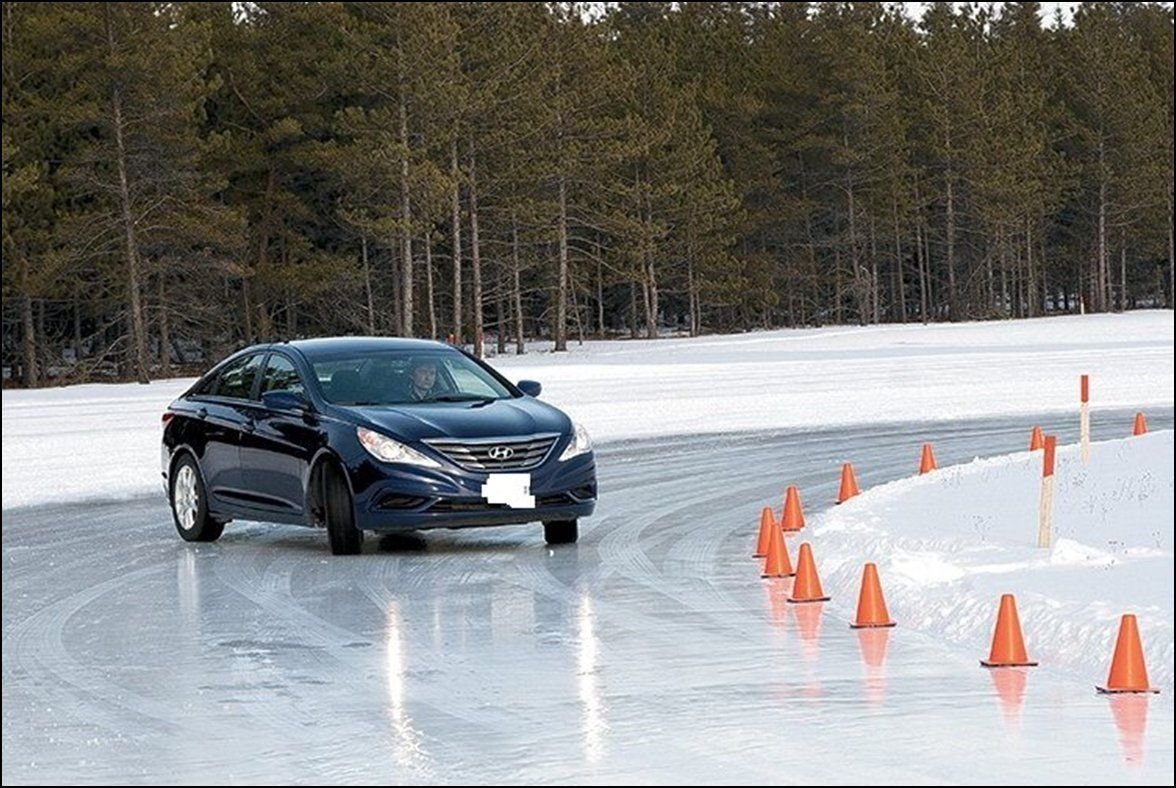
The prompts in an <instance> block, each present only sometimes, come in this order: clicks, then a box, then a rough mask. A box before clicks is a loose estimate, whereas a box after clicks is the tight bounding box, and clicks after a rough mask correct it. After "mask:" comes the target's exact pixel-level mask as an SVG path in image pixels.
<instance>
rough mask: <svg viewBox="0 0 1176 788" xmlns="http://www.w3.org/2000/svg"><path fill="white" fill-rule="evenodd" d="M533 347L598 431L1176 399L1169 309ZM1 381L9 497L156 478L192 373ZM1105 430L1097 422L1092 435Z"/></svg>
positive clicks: (516, 369)
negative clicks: (10, 387)
mask: <svg viewBox="0 0 1176 788" xmlns="http://www.w3.org/2000/svg"><path fill="white" fill-rule="evenodd" d="M542 349H543V346H541V345H540V346H536V347H535V348H534V349H533V350H532V352H529V353H528V354H527V355H525V356H522V357H518V358H516V357H512V356H503V357H498V358H495V359H492V360H491V363H493V364H494V365H495V366H497V367H498V368H500V369H501V370H502V371H503V372H504V374H506V375H507V376H509V377H511V378H512V379H515V380H519V379H524V378H533V379H537V380H539V381H540V382H542V383H543V387H544V390H543V398H544V399H545V400H547V401H549V402H551V403H552V404H554V405H557V406H559V407H561V408H564V409H565V410H567V411H568V412H569V413H570V414H571V415H572V416H573V417H575V418H577V419H578V420H580V421H582V422H583V423H584V424H585V426H587V427H588V430H589V431H590V432H591V434H592V435H593V437H594V438H595V439H596V440H597V441H601V442H612V441H621V440H624V439H625V438H630V437H655V436H663V435H689V434H695V433H717V432H732V431H757V430H770V429H787V428H800V427H829V426H837V425H852V424H869V423H884V422H907V421H935V420H949V419H961V418H979V417H984V416H998V415H1015V414H1020V413H1038V412H1062V411H1070V410H1073V409H1074V408H1075V407H1076V404H1077V400H1078V377H1079V375H1080V374H1083V373H1088V374H1090V376H1091V387H1092V393H1091V400H1092V407H1093V408H1094V409H1096V410H1097V409H1099V408H1114V407H1131V408H1135V407H1140V408H1144V409H1146V408H1148V407H1149V406H1168V407H1170V406H1171V405H1172V403H1173V394H1172V391H1173V323H1172V312H1171V311H1166V310H1165V311H1154V312H1135V313H1130V314H1124V315H1089V316H1085V317H1055V318H1043V319H1039V320H1025V321H1009V322H1002V323H995V322H988V323H963V324H955V325H932V326H921V325H909V326H875V327H863V328H856V327H834V328H822V329H802V330H793V331H787V330H785V331H769V332H758V333H751V334H743V335H735V336H718V337H702V338H697V339H665V340H656V341H631V340H627V341H609V342H589V343H586V344H585V345H584V346H579V345H576V344H575V343H572V345H571V351H570V352H569V353H567V354H552V353H545V352H542ZM191 382H192V381H191V379H181V380H169V381H163V382H156V383H152V384H151V385H148V386H139V385H135V384H120V385H100V384H99V385H87V386H73V387H69V388H61V389H48V390H40V391H5V392H4V394H3V425H2V427H3V429H2V433H3V445H2V456H3V477H4V485H3V508H4V509H9V508H12V507H17V506H29V505H35V504H38V503H50V502H52V503H63V502H70V501H79V500H91V499H112V498H126V497H133V496H137V495H142V494H146V493H149V492H151V491H153V490H157V489H158V486H159V482H158V479H159V468H158V457H159V443H158V442H159V416H160V413H161V412H162V411H163V409H164V408H165V407H166V406H167V404H168V403H169V402H170V401H171V400H172V399H173V398H174V397H175V396H176V395H178V394H179V393H181V392H182V391H183V390H184V389H186V388H187V387H188V386H189V385H190V384H191ZM1096 437H1099V436H1096Z"/></svg>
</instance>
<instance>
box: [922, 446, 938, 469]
mask: <svg viewBox="0 0 1176 788" xmlns="http://www.w3.org/2000/svg"><path fill="white" fill-rule="evenodd" d="M935 467H936V466H935V451H934V450H933V449H932V448H931V444H930V443H924V444H923V456H922V457H920V458H919V475H920V476H922V475H923V474H924V473H930V472H931V471H933V470H935Z"/></svg>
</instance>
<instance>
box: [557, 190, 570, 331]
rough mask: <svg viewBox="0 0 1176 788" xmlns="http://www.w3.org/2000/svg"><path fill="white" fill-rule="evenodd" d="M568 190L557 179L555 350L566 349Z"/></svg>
mask: <svg viewBox="0 0 1176 788" xmlns="http://www.w3.org/2000/svg"><path fill="white" fill-rule="evenodd" d="M567 309H568V188H567V181H566V180H565V179H564V177H563V175H562V174H561V175H560V178H559V269H558V273H557V278H556V286H555V349H556V350H557V351H560V350H567V349H568V313H567Z"/></svg>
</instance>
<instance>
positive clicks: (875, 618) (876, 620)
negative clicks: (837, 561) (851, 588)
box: [850, 564, 897, 629]
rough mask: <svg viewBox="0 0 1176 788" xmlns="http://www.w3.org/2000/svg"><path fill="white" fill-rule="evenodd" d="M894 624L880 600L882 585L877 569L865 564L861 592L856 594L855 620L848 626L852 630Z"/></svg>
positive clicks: (883, 602)
mask: <svg viewBox="0 0 1176 788" xmlns="http://www.w3.org/2000/svg"><path fill="white" fill-rule="evenodd" d="M896 623H897V622H895V621H891V620H890V614H889V613H888V612H887V611H886V600H885V599H883V598H882V583H880V582H879V581H878V567H877V566H875V565H874V564H866V567H865V569H864V570H862V590H861V593H860V594H858V606H857V618H856V619H854V622H853V623H852V624H850V626H851V627H853V628H854V629H861V628H862V627H892V626H894V625H895V624H896Z"/></svg>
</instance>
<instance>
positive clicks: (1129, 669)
mask: <svg viewBox="0 0 1176 788" xmlns="http://www.w3.org/2000/svg"><path fill="white" fill-rule="evenodd" d="M1097 689H1098V691H1099V692H1107V693H1114V692H1159V690H1158V689H1156V688H1155V687H1149V686H1148V684H1147V665H1145V664H1144V661H1143V645H1142V644H1141V643H1140V642H1139V625H1138V624H1136V623H1135V616H1134V614H1132V613H1127V614H1125V615H1124V616H1123V618H1122V619H1121V620H1120V621H1119V639H1118V640H1116V641H1115V656H1114V658H1113V659H1112V660H1111V672H1110V674H1109V675H1108V676H1107V685H1106V686H1105V687H1098V688H1097Z"/></svg>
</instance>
